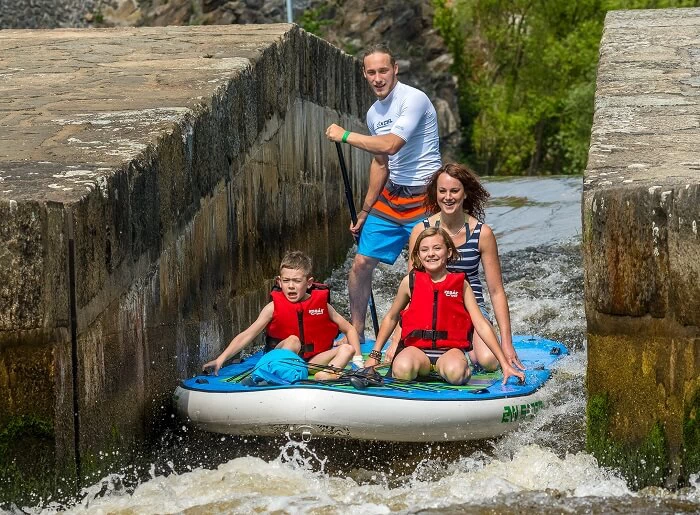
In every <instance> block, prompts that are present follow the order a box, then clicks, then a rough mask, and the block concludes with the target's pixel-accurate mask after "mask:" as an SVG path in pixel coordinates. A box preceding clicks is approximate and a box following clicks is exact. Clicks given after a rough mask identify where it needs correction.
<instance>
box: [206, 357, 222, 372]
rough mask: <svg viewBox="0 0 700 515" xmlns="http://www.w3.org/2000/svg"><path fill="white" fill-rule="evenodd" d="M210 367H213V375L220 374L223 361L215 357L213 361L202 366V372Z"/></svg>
mask: <svg viewBox="0 0 700 515" xmlns="http://www.w3.org/2000/svg"><path fill="white" fill-rule="evenodd" d="M208 368H213V369H214V370H212V372H211V373H212V375H215V376H218V375H219V370H220V369H221V363H219V360H218V359H215V360H213V361H209V362H208V363H205V364H204V366H203V367H202V372H206V371H207V369H208Z"/></svg>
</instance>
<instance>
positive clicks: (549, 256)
mask: <svg viewBox="0 0 700 515" xmlns="http://www.w3.org/2000/svg"><path fill="white" fill-rule="evenodd" d="M486 185H487V188H488V189H489V191H490V192H491V194H492V197H493V202H492V205H491V207H490V208H489V209H488V210H487V222H488V223H489V224H490V225H491V226H492V227H493V228H494V230H495V232H496V235H497V238H498V242H499V247H500V252H501V260H502V266H503V275H504V281H505V285H506V291H507V293H508V297H509V301H510V309H511V316H512V326H513V332H514V333H518V334H539V335H542V336H545V337H548V338H552V339H555V340H559V341H561V342H563V343H564V344H565V345H567V347H568V348H569V349H570V351H571V354H570V355H569V356H566V357H565V358H564V359H562V360H561V361H560V362H559V363H558V365H557V367H556V372H555V374H554V377H553V379H552V380H551V381H550V382H549V383H548V384H547V385H546V386H545V389H546V392H547V393H548V395H549V397H550V399H551V401H550V403H549V406H548V408H547V409H546V410H543V411H541V412H540V413H539V414H538V416H537V417H536V418H535V419H534V420H532V421H531V422H528V423H526V424H524V425H522V426H521V427H520V428H519V429H518V430H516V431H515V432H514V433H511V434H509V435H507V436H505V437H502V438H500V439H497V440H493V441H481V442H469V443H449V444H444V443H441V444H432V445H431V444H389V443H373V442H354V441H337V440H313V441H311V442H309V443H307V444H304V443H301V442H294V441H289V440H284V439H283V440H274V439H243V438H235V437H230V436H222V435H211V434H205V433H201V432H197V431H194V430H191V429H188V428H186V427H184V426H178V427H175V428H174V430H173V431H172V432H168V433H167V434H165V435H163V438H162V442H161V444H160V447H159V451H158V452H157V453H156V454H155V455H154V456H153V458H152V463H153V464H152V465H151V467H150V470H147V471H145V472H144V471H142V470H140V469H136V468H134V469H130V470H125V471H122V472H121V473H119V474H113V475H111V476H108V477H105V478H103V479H102V480H100V481H97V482H95V483H94V484H93V485H92V486H90V487H88V488H86V489H85V490H84V491H83V493H82V495H81V497H80V499H79V500H77V501H76V502H75V504H73V505H72V506H65V505H57V504H51V502H50V500H49V501H43V502H42V503H41V504H40V505H37V506H35V507H28V508H27V507H25V508H23V509H22V510H20V508H16V509H14V510H13V511H14V512H17V513H19V512H20V511H24V512H30V513H63V512H66V513H95V514H98V513H122V514H136V513H187V514H204V513H241V514H242V513H246V514H247V513H253V512H256V513H293V514H296V513H300V514H301V513H303V514H318V515H330V514H340V513H361V514H363V515H370V514H384V513H416V512H420V513H440V514H451V513H464V512H467V511H468V512H470V513H483V514H486V513H525V512H530V511H538V512H540V513H609V512H616V513H699V512H700V474H696V475H695V476H694V477H693V479H692V484H691V486H690V487H687V488H684V489H682V490H680V491H675V492H671V491H667V490H664V489H660V488H648V489H645V490H643V491H641V492H633V491H631V490H630V489H629V487H628V486H627V483H626V482H625V480H624V479H623V478H621V477H620V476H619V475H618V474H617V473H616V472H615V471H614V470H606V469H603V468H600V467H598V465H597V463H596V461H595V459H594V458H593V457H592V456H590V455H589V454H587V453H586V452H585V451H584V448H585V387H584V378H585V370H586V339H585V318H584V313H583V270H582V265H581V261H582V260H581V242H580V234H581V222H580V220H581V215H580V197H581V179H580V178H547V179H541V178H538V179H513V180H507V181H486ZM352 255H353V251H352V250H351V252H350V253H349V255H348V260H347V261H346V263H345V264H344V266H343V267H341V268H340V269H338V270H336V271H335V272H334V273H333V275H332V277H331V278H330V279H329V281H328V282H329V283H331V284H332V286H333V288H334V291H335V292H336V293H334V299H335V300H334V305H336V307H337V308H338V309H339V310H340V311H341V312H344V313H345V314H347V304H343V302H342V298H343V297H345V294H346V290H345V280H346V278H347V271H348V268H349V263H350V260H351V258H352ZM405 273H406V261H405V256H404V257H403V258H402V259H399V262H397V263H396V264H395V265H394V266H391V267H386V266H381V267H380V269H379V270H378V271H377V274H376V276H375V284H376V285H378V286H377V287H375V297H376V302H377V306H378V310H379V312H380V316H381V313H385V312H386V311H387V309H388V307H389V305H390V303H391V300H392V298H393V295H394V293H395V290H396V288H397V286H398V282H399V280H400V278H401V277H402V276H403V275H404V274H405ZM377 416H381V414H377ZM699 472H700V471H699Z"/></svg>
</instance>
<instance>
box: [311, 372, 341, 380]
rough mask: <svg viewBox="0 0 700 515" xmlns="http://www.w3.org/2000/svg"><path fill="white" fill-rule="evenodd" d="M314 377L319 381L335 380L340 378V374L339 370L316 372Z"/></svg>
mask: <svg viewBox="0 0 700 515" xmlns="http://www.w3.org/2000/svg"><path fill="white" fill-rule="evenodd" d="M314 379H316V380H317V381H334V380H336V379H340V374H338V373H337V372H324V371H321V372H316V374H315V375H314Z"/></svg>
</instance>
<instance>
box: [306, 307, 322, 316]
mask: <svg viewBox="0 0 700 515" xmlns="http://www.w3.org/2000/svg"><path fill="white" fill-rule="evenodd" d="M323 312H324V309H323V308H317V309H310V310H309V315H323Z"/></svg>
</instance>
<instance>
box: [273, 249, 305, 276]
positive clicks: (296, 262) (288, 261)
mask: <svg viewBox="0 0 700 515" xmlns="http://www.w3.org/2000/svg"><path fill="white" fill-rule="evenodd" d="M283 268H289V269H290V270H302V271H303V272H304V275H305V276H306V277H311V270H312V269H313V261H312V260H311V258H310V257H309V256H308V255H307V254H305V253H304V252H302V251H300V250H288V251H287V252H285V253H284V256H282V261H281V262H280V273H282V269H283Z"/></svg>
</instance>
